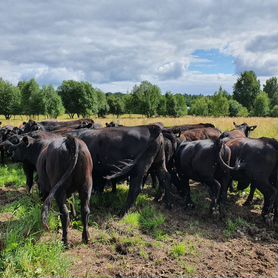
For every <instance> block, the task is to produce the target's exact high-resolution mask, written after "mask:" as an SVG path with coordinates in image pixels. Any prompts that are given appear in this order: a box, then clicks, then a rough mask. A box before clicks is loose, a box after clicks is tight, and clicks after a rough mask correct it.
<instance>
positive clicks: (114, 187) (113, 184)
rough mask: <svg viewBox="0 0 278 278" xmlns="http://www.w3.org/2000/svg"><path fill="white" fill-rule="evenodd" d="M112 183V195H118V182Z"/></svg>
mask: <svg viewBox="0 0 278 278" xmlns="http://www.w3.org/2000/svg"><path fill="white" fill-rule="evenodd" d="M111 183H112V193H114V194H116V193H117V182H116V181H114V180H113V181H111Z"/></svg>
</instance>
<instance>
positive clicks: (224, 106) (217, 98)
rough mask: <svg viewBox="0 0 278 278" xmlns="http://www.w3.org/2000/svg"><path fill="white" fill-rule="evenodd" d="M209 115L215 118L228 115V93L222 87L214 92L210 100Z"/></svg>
mask: <svg viewBox="0 0 278 278" xmlns="http://www.w3.org/2000/svg"><path fill="white" fill-rule="evenodd" d="M211 114H212V115H213V116H216V117H219V116H228V115H229V100H228V93H227V92H226V91H225V90H223V89H222V87H220V88H219V90H218V91H217V92H215V94H214V96H213V98H212V104H211Z"/></svg>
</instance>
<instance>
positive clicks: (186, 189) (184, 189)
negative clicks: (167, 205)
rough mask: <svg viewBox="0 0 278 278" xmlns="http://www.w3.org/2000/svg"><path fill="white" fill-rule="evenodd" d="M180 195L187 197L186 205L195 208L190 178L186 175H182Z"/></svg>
mask: <svg viewBox="0 0 278 278" xmlns="http://www.w3.org/2000/svg"><path fill="white" fill-rule="evenodd" d="M180 183H181V186H180V189H181V191H180V195H181V197H183V198H185V206H186V207H187V208H194V207H195V204H194V202H193V201H192V199H191V192H190V185H189V178H188V177H186V176H184V175H180Z"/></svg>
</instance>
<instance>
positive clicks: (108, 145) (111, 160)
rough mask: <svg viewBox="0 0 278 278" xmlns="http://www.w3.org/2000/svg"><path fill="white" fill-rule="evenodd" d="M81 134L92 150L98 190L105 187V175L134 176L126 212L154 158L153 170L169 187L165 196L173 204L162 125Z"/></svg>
mask: <svg viewBox="0 0 278 278" xmlns="http://www.w3.org/2000/svg"><path fill="white" fill-rule="evenodd" d="M78 137H79V138H80V139H82V140H83V141H84V142H85V143H86V144H87V146H88V148H89V150H90V152H91V155H92V158H93V161H94V186H96V190H100V191H101V190H102V187H101V188H98V187H99V185H103V184H104V183H105V182H104V181H105V179H108V180H115V181H117V180H121V179H123V178H126V177H128V176H129V177H130V186H129V192H128V198H127V204H126V207H125V209H124V211H123V212H127V211H128V209H129V208H130V207H132V206H133V204H134V202H135V200H136V198H137V196H138V194H139V193H140V191H141V186H142V181H143V177H144V175H145V174H146V173H147V172H148V170H149V168H150V167H151V165H152V164H153V163H154V162H155V163H154V165H153V170H154V172H155V174H156V175H157V176H158V178H159V182H160V185H161V186H162V187H163V188H164V189H165V200H166V203H167V205H169V195H168V193H169V192H168V185H169V182H170V177H169V173H168V172H167V169H166V164H165V154H164V149H163V135H162V130H161V128H160V127H159V126H156V125H147V126H137V127H111V128H103V129H98V130H87V131H84V132H82V133H81V134H79V135H78ZM114 172H115V173H114ZM117 172H118V173H117Z"/></svg>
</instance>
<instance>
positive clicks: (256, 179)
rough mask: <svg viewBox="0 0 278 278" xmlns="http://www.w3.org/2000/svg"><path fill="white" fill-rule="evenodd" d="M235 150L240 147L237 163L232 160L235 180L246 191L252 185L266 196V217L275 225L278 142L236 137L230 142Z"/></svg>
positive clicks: (231, 169)
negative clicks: (245, 188)
mask: <svg viewBox="0 0 278 278" xmlns="http://www.w3.org/2000/svg"><path fill="white" fill-rule="evenodd" d="M229 146H230V148H231V149H233V148H234V147H235V146H236V150H234V152H235V151H236V155H235V157H236V162H237V163H236V162H235V161H231V165H233V164H235V166H232V167H231V166H229V165H227V164H226V163H225V162H223V163H222V165H223V166H224V167H226V168H227V169H229V170H230V172H231V175H232V178H233V179H234V180H238V181H239V183H240V184H241V186H242V188H244V186H245V187H247V186H248V185H249V184H250V183H252V184H253V185H254V186H255V187H256V188H258V189H259V190H260V191H261V192H262V194H263V195H264V206H263V209H262V215H263V217H264V219H265V221H266V222H267V224H269V225H271V224H272V222H273V208H275V211H274V213H275V216H276V217H277V192H278V180H277V179H278V177H277V175H278V142H277V141H276V140H275V139H272V138H264V137H263V138H258V139H250V138H236V139H233V140H231V141H229Z"/></svg>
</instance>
